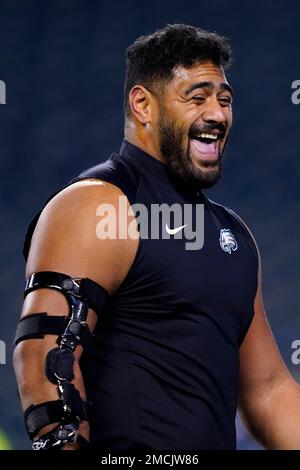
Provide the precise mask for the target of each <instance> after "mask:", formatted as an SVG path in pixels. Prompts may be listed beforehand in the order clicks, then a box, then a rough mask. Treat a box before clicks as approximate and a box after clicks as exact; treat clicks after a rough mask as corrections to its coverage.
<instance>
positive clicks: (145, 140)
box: [124, 121, 164, 163]
mask: <svg viewBox="0 0 300 470" xmlns="http://www.w3.org/2000/svg"><path fill="white" fill-rule="evenodd" d="M148 127H149V128H148ZM150 127H152V126H151V125H149V126H143V127H142V128H138V127H137V126H136V125H135V124H134V123H133V122H132V121H126V123H125V129H124V137H125V139H126V140H127V142H129V143H130V144H133V145H136V146H137V147H139V148H140V149H142V150H143V151H144V152H146V153H148V154H149V155H151V156H152V157H154V158H156V160H159V161H161V162H163V163H164V157H163V156H162V154H161V151H160V148H159V144H158V142H157V139H155V138H154V137H153V129H151V128H150Z"/></svg>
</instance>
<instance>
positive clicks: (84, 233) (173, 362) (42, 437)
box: [14, 25, 300, 450]
mask: <svg viewBox="0 0 300 470" xmlns="http://www.w3.org/2000/svg"><path fill="white" fill-rule="evenodd" d="M230 55H231V52H230V47H229V45H228V43H227V41H226V40H225V39H224V38H222V37H220V36H218V35H217V34H214V33H209V32H206V31H203V30H200V29H197V28H194V27H191V26H186V25H169V26H167V27H165V28H164V29H162V30H161V31H157V32H155V33H154V34H152V35H150V36H147V37H142V38H139V39H138V40H137V41H136V42H135V43H134V44H132V45H131V46H130V47H129V48H128V50H127V75H126V81H125V140H124V142H123V144H122V147H121V150H120V152H119V155H116V154H114V155H112V157H111V158H110V159H109V160H107V162H105V163H104V164H100V165H97V166H95V167H93V168H91V169H89V170H87V171H86V172H84V173H82V174H81V175H80V176H79V177H77V178H75V179H74V180H72V181H71V183H69V184H68V185H67V186H66V187H65V188H63V189H62V190H61V191H60V192H58V193H57V194H56V195H55V196H53V197H51V198H50V201H49V202H48V203H47V204H46V206H45V207H44V209H43V210H42V212H41V214H40V216H37V217H36V218H35V220H34V221H33V223H32V224H31V227H30V229H29V232H28V236H27V243H26V246H25V254H26V255H27V252H28V250H29V246H30V251H29V255H28V261H27V269H26V275H27V278H28V282H27V287H26V294H27V295H26V299H25V302H24V307H23V312H22V320H21V322H20V324H19V326H18V331H17V335H16V342H17V347H16V349H15V354H14V364H15V371H16V374H17V377H18V384H19V392H20V396H21V400H22V405H23V410H24V411H25V422H26V426H27V430H28V432H29V434H30V437H31V438H32V439H33V440H34V444H33V447H34V448H35V449H47V448H63V449H77V448H80V447H81V446H83V445H86V441H90V446H91V447H94V448H97V449H110V450H138V449H140V450H147V449H148V450H149V449H166V450H179V449H234V448H235V446H236V436H235V414H236V408H237V404H238V403H239V405H240V408H241V412H242V415H243V416H244V418H245V422H246V424H247V425H248V427H249V429H250V430H251V431H252V432H253V434H254V435H255V436H256V438H257V439H258V440H259V441H260V442H261V443H262V444H263V445H264V446H265V447H267V448H274V449H296V448H298V447H299V445H300V430H299V419H300V412H299V410H300V392H299V387H298V385H297V383H296V382H295V381H294V380H293V378H292V377H291V376H290V374H289V372H288V371H287V369H286V367H285V365H284V363H283V361H282V359H281V357H280V354H279V352H278V349H277V347H276V344H275V342H274V340H273V337H272V334H271V332H270V329H269V326H268V323H267V321H266V318H265V314H264V307H263V300H262V294H261V274H260V272H261V268H260V259H259V254H258V250H257V247H256V244H255V241H254V239H253V237H252V235H251V233H250V231H249V229H248V228H247V227H246V225H245V224H244V223H243V222H242V221H241V219H240V218H239V217H238V216H237V215H236V214H234V213H233V212H232V211H231V210H229V209H227V208H225V207H223V206H221V205H219V204H216V203H213V202H212V201H210V200H209V199H207V197H206V196H205V195H204V194H203V193H202V189H205V188H209V187H211V186H213V185H214V184H215V183H216V182H217V181H218V179H219V178H220V174H221V162H222V154H223V151H224V147H225V145H226V142H227V139H228V135H229V132H230V128H231V124H232V89H231V87H230V85H229V84H228V82H227V79H226V77H225V74H224V67H226V66H228V65H229V62H230ZM122 198H123V199H122ZM124 199H125V208H126V212H125V215H124V212H122V211H121V205H120V200H123V201H124ZM162 204H165V205H167V207H169V208H174V205H177V206H176V207H177V208H178V207H179V208H180V209H181V210H182V214H183V215H184V218H183V219H181V220H179V222H178V218H177V219H176V221H173V222H172V220H171V217H170V218H169V220H168V221H167V223H166V224H164V223H162V224H161V232H160V235H161V236H160V237H159V238H157V237H151V236H149V233H148V236H144V235H145V226H147V224H149V223H150V224H151V222H152V223H153V221H152V220H151V214H152V208H153V207H154V206H156V205H158V206H159V207H161V205H162ZM103 207H105V210H107V211H108V208H113V210H114V211H115V215H116V217H115V218H114V221H113V222H110V223H109V224H108V225H109V227H108V229H107V227H106V229H107V233H108V232H109V233H108V235H109V234H110V235H111V232H115V235H116V236H106V237H105V236H104V235H105V234H104V232H105V230H104V224H102V222H103V218H102V219H101V220H102V222H101V223H100V225H99V220H100V219H99V215H100V214H102V215H103V214H104V212H103V210H102V209H103ZM136 207H138V208H139V210H138V211H136V210H135V208H136ZM199 207H200V208H201V207H202V208H203V211H204V212H203V214H204V224H203V223H202V222H203V220H202V219H201V220H202V222H201V223H200V224H199V219H197V214H198V215H199V214H200V212H198V209H199ZM142 208H146V211H145V213H146V214H147V216H146V219H145V217H144V218H140V219H139V217H138V212H139V211H140V212H141V211H142ZM185 211H187V215H186V212H185ZM134 212H135V214H134ZM170 212H172V209H171V210H170ZM149 214H150V216H149ZM135 216H136V218H135ZM147 217H148V218H147ZM174 218H176V217H175V215H174ZM195 218H196V225H197V227H196V231H197V230H199V227H200V228H201V230H203V243H198V244H197V243H196V245H195V246H194V247H193V246H192V247H191V246H188V245H187V239H186V238H187V235H188V233H189V232H188V231H185V230H188V229H189V228H190V227H189V225H190V224H195ZM101 224H102V225H101ZM128 227H130V228H131V231H130V233H131V235H130V236H129V235H128V234H129V230H127V228H128ZM124 230H125V232H126V234H127V236H124ZM166 232H167V236H166ZM151 233H152V232H151ZM31 236H32V239H31ZM198 241H199V240H198ZM34 273H36V274H34ZM57 273H59V274H57ZM62 294H64V295H62ZM87 309H88V314H87V318H86V311H87ZM68 314H69V318H68V319H67V320H66V319H65V316H67V315H68ZM86 322H87V324H88V331H90V332H93V336H92V338H88V336H89V335H88V334H85V335H84V332H85V333H88V331H87V327H86ZM86 339H88V340H86ZM79 394H80V395H79ZM87 409H88V410H87ZM78 436H80V437H78Z"/></svg>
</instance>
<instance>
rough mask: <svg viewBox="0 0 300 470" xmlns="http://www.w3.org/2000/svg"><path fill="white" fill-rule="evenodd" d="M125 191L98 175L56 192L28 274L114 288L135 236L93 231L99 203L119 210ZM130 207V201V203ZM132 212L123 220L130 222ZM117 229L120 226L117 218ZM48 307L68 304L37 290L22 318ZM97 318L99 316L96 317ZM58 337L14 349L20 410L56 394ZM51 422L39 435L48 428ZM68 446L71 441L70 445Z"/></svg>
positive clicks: (58, 311) (84, 430)
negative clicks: (49, 365) (50, 365)
mask: <svg viewBox="0 0 300 470" xmlns="http://www.w3.org/2000/svg"><path fill="white" fill-rule="evenodd" d="M119 196H123V197H124V195H123V194H122V193H121V191H120V190H119V189H118V188H116V187H115V186H113V185H111V184H109V183H104V182H100V181H97V180H84V181H81V182H78V183H75V184H73V185H71V186H69V187H68V188H66V189H65V190H63V191H61V192H60V193H59V194H58V195H57V196H55V197H54V198H53V199H52V200H51V201H50V202H49V203H48V204H47V206H46V207H45V209H44V210H43V212H42V214H41V217H40V219H39V222H38V224H37V227H36V229H35V232H34V235H33V238H32V243H31V248H30V253H29V257H28V262H27V266H26V277H27V276H29V275H30V274H31V273H33V272H38V271H56V272H61V273H65V274H67V275H70V276H72V277H79V278H84V277H87V278H90V279H92V280H93V281H95V282H97V283H98V284H100V285H101V286H102V287H104V288H105V289H106V290H107V291H108V293H110V294H111V293H113V292H114V290H115V289H117V288H118V286H119V285H120V283H121V282H122V281H123V279H124V277H125V276H126V274H127V272H128V270H129V268H130V266H131V264H132V262H133V259H134V256H135V253H136V249H137V243H138V241H137V240H133V239H128V238H127V239H118V238H116V239H100V238H98V237H97V235H96V226H97V223H98V222H99V217H98V216H97V215H96V210H97V207H98V206H99V204H103V203H105V204H107V203H109V204H111V205H112V206H113V207H114V208H115V209H116V214H117V215H118V200H119V199H118V198H119ZM128 207H129V206H128ZM133 217H134V216H133V215H132V214H130V215H129V216H128V220H125V219H124V218H123V219H122V220H124V222H126V221H127V222H128V223H130V222H131V220H132V219H133ZM116 221H117V225H116V231H117V233H118V230H119V229H120V227H119V224H118V217H117V218H116ZM39 312H47V313H48V315H62V316H66V315H67V314H68V313H69V308H68V304H67V301H66V299H65V298H64V296H63V295H62V294H60V293H59V292H56V291H53V290H51V289H38V290H35V291H34V292H31V293H30V294H28V295H27V297H26V300H25V302H24V305H23V310H22V315H21V316H22V317H24V316H26V315H29V314H34V313H39ZM99 321H101V319H100V320H99ZM96 322H97V317H96V314H95V312H94V311H92V310H91V309H89V313H88V318H87V323H88V325H89V328H90V330H91V331H92V330H93V329H94V327H95V325H96ZM56 339H57V337H55V336H50V335H49V336H46V337H45V338H44V339H31V340H25V341H22V342H20V343H19V344H18V345H17V347H16V348H15V351H14V368H15V373H16V376H17V381H18V387H19V393H20V397H21V402H22V407H23V410H25V409H26V408H28V407H29V406H30V405H31V404H35V405H37V404H39V403H43V402H46V401H51V400H57V399H58V398H59V396H58V391H57V386H56V385H54V384H51V383H50V382H49V381H48V379H47V377H46V376H45V358H46V355H47V353H48V351H49V350H50V349H53V348H55V347H57V344H56ZM81 354H82V347H81V346H78V347H77V348H76V350H75V354H74V356H75V363H74V376H75V378H74V380H73V383H74V385H75V386H76V388H77V389H78V390H79V392H80V395H81V398H82V399H84V400H85V399H86V396H85V390H84V384H83V380H82V376H81V371H80V367H79V359H80V356H81ZM53 427H55V425H49V426H48V427H47V428H44V429H43V430H41V432H40V433H39V434H44V433H45V432H47V431H49V430H51V429H52V428H53ZM80 434H81V435H83V436H84V437H86V438H87V439H88V437H89V429H88V423H87V422H82V423H81V426H80ZM68 447H69V448H70V447H72V446H71V445H69V446H68Z"/></svg>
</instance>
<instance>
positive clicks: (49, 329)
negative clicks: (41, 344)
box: [15, 312, 67, 345]
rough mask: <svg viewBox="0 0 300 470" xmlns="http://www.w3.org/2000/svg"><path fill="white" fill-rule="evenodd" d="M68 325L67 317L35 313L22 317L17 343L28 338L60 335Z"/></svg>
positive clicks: (18, 328)
mask: <svg viewBox="0 0 300 470" xmlns="http://www.w3.org/2000/svg"><path fill="white" fill-rule="evenodd" d="M66 326H67V317H65V316H52V315H47V313H46V312H41V313H34V314H32V315H27V316H26V317H24V318H22V319H21V320H20V322H19V324H18V326H17V331H16V336H15V344H16V345H17V344H18V343H19V342H20V341H23V340H26V339H35V338H44V336H45V335H60V334H62V333H63V331H64V330H65V328H66Z"/></svg>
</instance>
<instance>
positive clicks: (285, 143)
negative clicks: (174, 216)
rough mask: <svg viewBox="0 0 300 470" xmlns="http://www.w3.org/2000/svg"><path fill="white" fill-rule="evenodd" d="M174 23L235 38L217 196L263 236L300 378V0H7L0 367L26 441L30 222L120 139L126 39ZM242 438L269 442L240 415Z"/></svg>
mask: <svg viewBox="0 0 300 470" xmlns="http://www.w3.org/2000/svg"><path fill="white" fill-rule="evenodd" d="M174 22H185V23H189V24H193V25H196V26H200V27H202V28H205V29H209V30H215V31H217V32H218V33H221V34H223V35H226V36H228V37H229V38H230V39H231V42H232V46H233V49H234V57H235V61H234V65H233V67H232V70H231V71H230V73H229V74H228V76H229V80H230V82H231V84H232V85H233V87H234V90H235V101H234V126H233V131H232V136H231V141H230V144H229V146H228V149H227V159H226V165H225V170H224V177H223V179H222V181H221V182H220V183H219V184H218V185H217V187H216V188H214V189H213V190H211V191H210V192H209V194H210V197H211V198H212V199H215V200H217V201H218V202H220V203H223V204H226V205H228V206H230V207H231V208H232V209H233V210H235V211H236V212H238V214H239V215H240V216H241V217H242V218H244V220H245V221H246V222H247V223H248V225H249V226H250V227H251V229H252V231H253V232H254V234H255V236H256V239H257V242H258V244H259V247H260V251H261V255H262V259H263V279H264V298H265V304H266V308H267V312H268V318H269V321H270V323H271V326H272V329H273V332H274V335H275V337H276V340H277V342H278V344H279V347H280V350H281V352H282V355H283V357H284V359H285V361H286V363H287V365H288V367H289V368H290V369H291V372H292V374H293V375H294V376H295V377H296V378H297V379H298V380H299V381H300V374H299V367H300V366H293V365H292V362H291V353H292V349H291V343H292V341H293V340H294V339H300V315H299V272H300V269H299V265H300V256H299V255H300V252H299V251H300V250H299V240H298V236H299V231H300V212H299V181H300V150H299V146H300V133H299V131H300V105H298V106H297V105H294V104H293V103H292V101H291V95H292V89H291V84H292V82H293V81H294V80H297V79H300V68H299V66H300V60H299V56H300V3H299V2H297V1H289V2H286V1H283V0H277V1H276V2H274V1H259V0H252V1H251V2H247V3H246V2H240V1H234V0H229V1H224V0H214V1H213V2H207V1H198V2H195V1H192V0H185V1H184V2H179V1H177V2H176V0H172V1H171V0H166V1H162V0H160V1H157V0H152V1H151V2H142V1H141V0H140V1H134V0H127V1H121V0H115V1H93V0H89V1H87V0H85V1H84V0H66V1H63V0H61V1H59V0H53V1H50V2H42V1H30V0H18V1H14V0H9V1H8V0H1V1H0V80H3V81H5V83H6V87H7V89H6V92H7V96H6V100H7V103H6V104H5V105H0V122H1V124H0V159H1V160H0V161H1V185H0V191H1V198H0V213H1V227H2V233H1V239H2V243H1V246H0V249H1V268H2V269H1V274H0V276H1V292H0V304H1V326H0V332H1V333H0V339H1V340H2V341H5V342H6V347H7V351H6V353H7V358H6V362H7V363H6V365H0V380H1V386H0V428H1V429H2V431H3V432H5V434H6V436H7V438H8V439H9V440H10V443H11V446H12V447H13V448H15V449H24V448H28V447H29V440H28V439H27V437H26V436H25V432H24V428H23V421H22V416H21V411H20V405H19V401H18V397H17V390H16V384H15V380H14V375H13V372H12V360H11V355H12V349H13V348H12V341H13V336H14V330H15V327H16V323H17V319H18V316H19V313H20V308H21V304H22V293H23V287H24V267H25V264H24V260H23V258H22V254H21V252H22V243H23V238H24V233H25V230H26V226H27V224H28V222H29V220H30V218H31V217H32V216H33V215H34V213H35V212H36V211H37V210H38V209H39V208H40V207H41V205H42V204H43V203H44V201H45V200H46V198H47V197H48V196H49V194H50V193H52V192H53V191H54V190H56V189H58V188H60V187H61V186H62V185H63V184H64V183H66V182H67V181H68V180H69V179H71V178H72V177H73V176H75V175H77V174H78V173H79V172H80V171H81V170H83V169H85V168H88V167H89V166H92V165H94V164H96V163H97V162H99V161H102V160H105V159H106V158H107V157H108V156H109V155H110V153H112V152H113V151H116V150H118V149H119V146H120V142H121V139H122V134H123V114H122V99H123V79H124V69H125V60H124V50H125V48H126V47H127V46H128V45H129V44H130V43H131V42H132V41H133V40H134V39H135V38H136V37H137V36H140V35H142V34H148V33H150V32H153V31H154V30H155V29H157V28H159V27H162V26H164V25H165V24H166V23H174ZM3 439H4V438H3V437H1V434H0V446H1V445H2V446H3V447H5V443H4V440H3ZM1 443H2V444H1ZM238 443H239V444H238V445H239V448H240V449H251V448H257V447H258V445H257V444H256V443H255V442H254V441H253V440H252V439H251V438H250V437H249V436H248V434H247V433H246V431H245V430H244V428H243V427H242V426H241V424H240V421H239V419H238ZM6 445H7V444H6Z"/></svg>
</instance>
